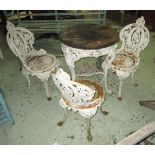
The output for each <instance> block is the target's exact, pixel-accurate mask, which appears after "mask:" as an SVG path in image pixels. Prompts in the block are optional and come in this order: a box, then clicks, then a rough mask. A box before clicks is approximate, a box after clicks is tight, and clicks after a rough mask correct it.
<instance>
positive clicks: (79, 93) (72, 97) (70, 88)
mask: <svg viewBox="0 0 155 155" xmlns="http://www.w3.org/2000/svg"><path fill="white" fill-rule="evenodd" d="M52 77H53V81H54V82H55V84H56V86H57V87H58V89H59V90H60V92H61V93H62V98H61V99H60V102H59V104H60V106H61V107H63V108H64V109H67V110H73V111H74V112H77V111H78V112H79V113H80V114H81V115H82V116H83V117H85V118H91V117H92V116H94V115H95V114H96V111H97V108H98V107H100V106H101V104H102V103H103V102H104V99H105V95H103V97H101V96H100V97H98V98H95V99H94V96H95V93H96V91H95V90H94V89H93V88H91V87H89V86H86V85H84V84H81V83H79V82H75V81H72V80H71V79H70V76H69V74H67V73H66V72H64V71H63V69H61V68H60V69H58V70H57V72H56V73H55V74H52ZM102 91H103V90H102ZM67 102H69V104H67ZM83 106H85V107H86V106H87V108H82V107H83ZM89 106H90V107H89Z"/></svg>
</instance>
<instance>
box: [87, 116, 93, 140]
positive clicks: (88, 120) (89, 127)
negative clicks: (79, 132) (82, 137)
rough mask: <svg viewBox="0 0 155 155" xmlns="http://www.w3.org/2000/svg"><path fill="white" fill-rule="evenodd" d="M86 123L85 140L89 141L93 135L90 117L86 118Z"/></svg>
mask: <svg viewBox="0 0 155 155" xmlns="http://www.w3.org/2000/svg"><path fill="white" fill-rule="evenodd" d="M86 123H87V140H88V141H89V142H91V141H92V140H93V136H92V134H91V118H87V119H86Z"/></svg>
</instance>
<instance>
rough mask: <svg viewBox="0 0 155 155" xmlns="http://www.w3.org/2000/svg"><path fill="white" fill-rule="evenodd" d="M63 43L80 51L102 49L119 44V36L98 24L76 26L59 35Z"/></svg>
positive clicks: (64, 30)
mask: <svg viewBox="0 0 155 155" xmlns="http://www.w3.org/2000/svg"><path fill="white" fill-rule="evenodd" d="M59 39H60V41H61V42H62V43H64V44H66V45H68V46H70V47H74V48H80V49H100V48H104V47H108V46H111V45H113V44H115V43H117V42H118V40H119V38H118V34H117V32H115V31H114V30H112V29H111V28H109V27H105V26H103V25H98V24H76V25H72V26H70V27H67V28H65V29H63V30H62V31H61V32H60V33H59Z"/></svg>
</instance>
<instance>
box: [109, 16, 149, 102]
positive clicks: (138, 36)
mask: <svg viewBox="0 0 155 155" xmlns="http://www.w3.org/2000/svg"><path fill="white" fill-rule="evenodd" d="M149 38H150V35H149V31H148V29H147V28H146V27H145V20H144V17H141V18H138V19H137V20H136V23H133V24H129V25H127V26H125V27H124V28H123V29H122V30H121V32H120V41H121V42H122V46H121V48H120V49H118V50H117V55H116V57H115V59H114V61H113V62H112V65H111V69H112V71H113V72H116V74H117V76H118V77H119V80H120V85H119V95H118V98H119V99H122V86H123V83H124V80H125V79H126V78H128V77H129V75H130V74H132V76H133V75H134V73H135V72H136V70H137V68H138V65H139V61H140V57H139V55H140V52H141V51H142V50H144V49H145V48H146V47H147V45H148V43H149Z"/></svg>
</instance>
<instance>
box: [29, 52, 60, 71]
mask: <svg viewBox="0 0 155 155" xmlns="http://www.w3.org/2000/svg"><path fill="white" fill-rule="evenodd" d="M56 63H57V61H56V57H55V56H53V55H50V54H47V55H42V56H34V57H32V58H30V59H29V60H28V61H27V66H28V67H29V69H30V70H32V71H34V72H46V71H49V70H51V69H53V67H55V65H56Z"/></svg>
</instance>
